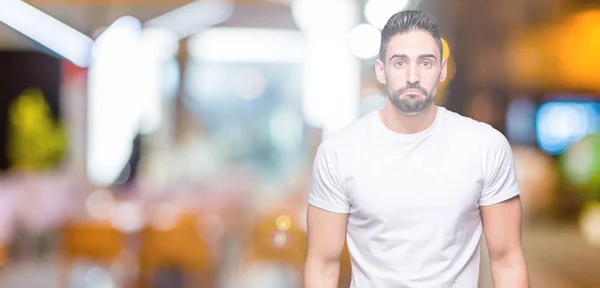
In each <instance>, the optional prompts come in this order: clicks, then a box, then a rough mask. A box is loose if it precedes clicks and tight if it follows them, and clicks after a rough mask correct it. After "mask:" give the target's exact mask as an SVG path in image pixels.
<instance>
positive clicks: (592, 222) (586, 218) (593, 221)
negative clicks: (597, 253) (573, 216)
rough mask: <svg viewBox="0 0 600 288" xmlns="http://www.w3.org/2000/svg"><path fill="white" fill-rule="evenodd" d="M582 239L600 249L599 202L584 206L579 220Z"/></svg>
mask: <svg viewBox="0 0 600 288" xmlns="http://www.w3.org/2000/svg"><path fill="white" fill-rule="evenodd" d="M579 225H580V228H581V232H582V235H583V238H584V239H585V240H586V242H587V243H588V244H590V245H592V246H595V247H600V202H592V203H589V204H587V205H586V206H585V208H584V209H583V211H582V212H581V216H580V218H579Z"/></svg>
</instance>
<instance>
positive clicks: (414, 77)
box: [407, 64, 419, 83]
mask: <svg viewBox="0 0 600 288" xmlns="http://www.w3.org/2000/svg"><path fill="white" fill-rule="evenodd" d="M407 80H408V82H409V83H417V82H419V71H418V69H417V65H416V64H412V65H411V67H410V69H409V71H408V79H407Z"/></svg>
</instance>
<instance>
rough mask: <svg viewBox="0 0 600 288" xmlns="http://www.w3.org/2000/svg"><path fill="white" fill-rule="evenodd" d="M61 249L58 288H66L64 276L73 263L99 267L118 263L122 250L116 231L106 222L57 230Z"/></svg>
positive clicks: (77, 224)
mask: <svg viewBox="0 0 600 288" xmlns="http://www.w3.org/2000/svg"><path fill="white" fill-rule="evenodd" d="M61 236H62V242H61V243H62V249H61V253H62V254H61V268H60V270H61V271H60V279H59V281H60V285H59V287H68V285H66V284H67V283H68V280H67V279H68V276H69V275H70V273H71V271H72V268H73V264H74V263H75V261H77V260H86V261H90V262H93V263H96V264H99V265H103V266H110V265H112V264H114V263H115V262H116V261H118V259H119V256H120V255H121V252H123V249H124V246H125V245H124V239H123V236H122V234H121V232H120V231H119V230H117V229H116V228H113V227H112V226H111V225H110V223H108V222H92V221H90V222H69V223H67V224H66V225H64V226H63V228H62V229H61Z"/></svg>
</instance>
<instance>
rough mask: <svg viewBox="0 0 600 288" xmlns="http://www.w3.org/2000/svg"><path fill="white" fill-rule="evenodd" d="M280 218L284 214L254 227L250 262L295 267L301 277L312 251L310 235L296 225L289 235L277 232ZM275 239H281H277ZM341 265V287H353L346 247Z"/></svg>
mask: <svg viewBox="0 0 600 288" xmlns="http://www.w3.org/2000/svg"><path fill="white" fill-rule="evenodd" d="M278 215H281V214H277V215H271V216H270V217H265V218H262V219H260V220H259V221H258V222H257V224H256V225H254V226H253V227H252V229H251V232H250V239H249V242H248V243H247V246H249V247H248V248H249V249H248V251H249V254H250V255H249V256H250V259H249V260H247V261H259V262H280V263H284V264H288V265H291V266H292V267H294V268H295V269H296V270H297V272H298V274H299V276H300V277H301V274H302V271H303V270H304V263H305V261H306V254H307V250H308V239H307V234H306V232H305V231H304V230H302V229H301V228H299V227H298V226H297V225H293V223H292V225H291V227H289V229H288V230H287V231H285V232H283V231H281V232H277V231H278V228H277V226H276V218H277V217H278ZM286 232H287V233H286ZM274 233H276V234H274ZM283 235H285V236H283ZM274 236H275V238H277V237H279V239H274ZM285 238H287V239H285ZM340 261H341V262H340V280H339V287H346V288H347V287H348V286H349V283H350V277H351V265H350V255H349V253H348V249H347V247H346V246H344V250H343V251H342V256H341V259H340ZM244 264H248V263H244Z"/></svg>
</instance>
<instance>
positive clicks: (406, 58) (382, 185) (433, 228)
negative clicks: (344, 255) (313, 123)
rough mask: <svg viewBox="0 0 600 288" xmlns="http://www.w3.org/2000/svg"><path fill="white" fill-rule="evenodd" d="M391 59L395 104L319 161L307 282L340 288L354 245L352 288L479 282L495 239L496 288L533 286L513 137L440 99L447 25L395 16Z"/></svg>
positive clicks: (322, 151)
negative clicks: (484, 251)
mask: <svg viewBox="0 0 600 288" xmlns="http://www.w3.org/2000/svg"><path fill="white" fill-rule="evenodd" d="M379 58H380V59H378V60H377V62H376V74H377V78H378V80H379V81H380V82H381V83H382V84H384V85H386V87H387V96H388V97H387V100H386V107H385V108H383V109H380V110H379V111H375V112H373V113H371V114H369V115H367V116H365V117H362V118H361V119H359V120H357V121H356V122H355V123H353V124H351V125H349V126H348V127H346V128H344V129H342V130H340V131H338V132H336V133H335V134H333V135H332V136H330V137H327V138H326V139H325V140H324V141H323V142H322V143H321V145H320V146H319V149H318V152H317V155H316V157H315V163H314V171H313V175H314V179H313V187H312V189H311V192H310V196H309V200H308V203H309V204H310V205H309V208H308V239H309V240H308V241H309V242H308V249H309V250H308V256H307V260H306V264H305V272H304V273H305V279H304V280H305V286H306V287H308V288H330V287H337V281H338V271H339V259H340V253H341V251H342V247H343V246H344V240H347V244H348V249H349V251H350V255H351V257H352V270H353V275H352V284H351V287H356V288H367V287H376V288H380V287H384V288H385V287H394V288H396V287H428V288H429V287H460V288H471V287H477V286H478V278H479V259H480V250H479V246H480V239H481V236H482V233H485V235H486V241H487V245H488V248H489V253H490V259H491V267H492V275H493V280H494V284H495V287H496V288H503V287H506V288H520V287H529V279H528V271H527V264H526V260H525V257H524V254H523V249H522V245H521V201H520V198H519V193H520V192H519V185H518V183H517V179H516V176H515V170H514V165H513V157H512V152H511V149H510V146H509V143H508V141H507V140H506V138H505V137H504V136H503V135H502V134H501V133H500V132H498V131H497V130H495V129H493V128H492V127H491V126H489V125H487V124H484V123H481V122H477V121H475V120H472V119H470V118H467V117H463V116H460V115H458V114H456V113H454V112H451V111H448V110H446V109H445V108H443V107H438V106H436V105H434V104H433V103H434V100H435V97H436V93H437V87H438V84H439V82H440V81H444V79H445V77H446V62H445V61H443V60H442V44H441V39H440V36H439V34H438V28H437V24H436V23H435V19H434V18H433V17H432V16H431V15H430V14H427V13H423V12H418V11H402V12H399V13H397V14H396V15H394V16H392V17H391V18H390V20H389V21H388V23H387V25H386V26H385V27H384V29H383V31H382V38H381V48H380V57H379ZM332 113H335V111H332ZM346 234H347V239H346Z"/></svg>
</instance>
